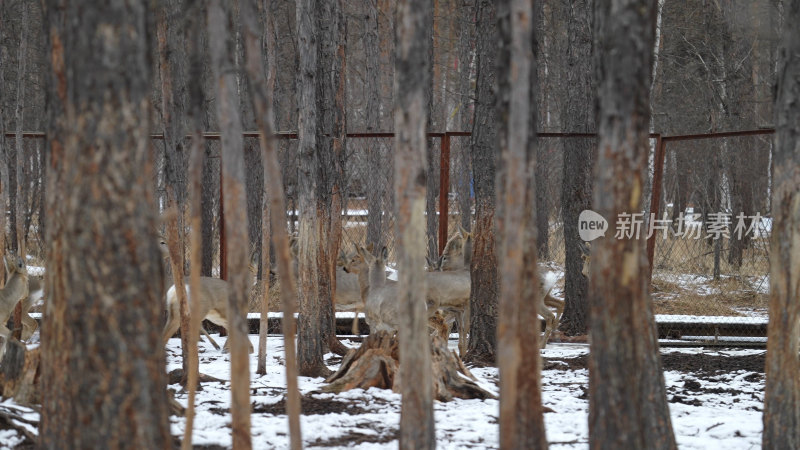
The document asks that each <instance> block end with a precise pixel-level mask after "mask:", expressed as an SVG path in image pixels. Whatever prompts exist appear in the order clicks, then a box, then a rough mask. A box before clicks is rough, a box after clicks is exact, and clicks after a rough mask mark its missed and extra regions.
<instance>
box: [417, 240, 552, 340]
mask: <svg viewBox="0 0 800 450" xmlns="http://www.w3.org/2000/svg"><path fill="white" fill-rule="evenodd" d="M471 252H472V236H471V234H470V233H468V232H467V231H466V230H464V229H463V228H461V226H459V227H458V230H457V231H456V233H455V234H454V235H453V236H452V237H451V238H450V239H449V240H448V241H447V244H446V245H445V248H444V251H443V252H442V256H441V258H440V259H439V267H440V268H441V270H449V271H453V273H466V275H467V276H466V279H467V281H469V268H470V262H471V260H470V258H471ZM435 273H437V272H432V273H431V276H432V277H435V276H437V275H433V274H435ZM442 273H446V272H442ZM537 276H538V282H539V292H540V299H541V300H540V302H539V304H538V305H537V308H536V312H537V313H538V314H539V315H540V316H542V318H544V319H545V332H544V338H543V340H542V348H544V347H545V346H546V345H547V341H548V340H549V339H550V335H551V334H552V332H553V330H555V329H556V328H558V324H559V322H560V321H561V316H562V314H563V313H564V300H561V299H559V298H555V297H553V296H552V295H550V291H551V290H552V288H553V285H554V283H546V280H545V277H544V276H543V275H542V271H541V270H539V271H538V272H537ZM429 280H430V278H429ZM428 289H429V290H430V289H431V281H429V286H428ZM451 289H452V288H451ZM461 289H462V292H461V295H464V293H466V299H464V298H459V297H456V296H455V294H456V291H455V289H453V290H452V292H453V294H454V297H453V298H451V299H447V300H446V301H445V302H444V303H440V306H439V307H440V308H441V309H443V310H445V312H446V313H447V312H449V313H450V315H451V316H452V315H454V316H455V319H456V320H457V321H462V322H464V323H466V325H465V326H463V327H462V326H461V323H459V324H458V325H459V336H458V340H459V344H458V345H459V351H462V352H463V351H465V350H466V335H467V334H468V333H469V285H467V287H466V289H464V288H463V287H462V288H461ZM462 301H463V306H462V305H461V304H460V302H462ZM550 308H555V309H556V313H555V314H553V312H552V311H551V310H550ZM448 309H449V311H448ZM459 312H460V314H459ZM462 328H463V329H464V333H463V334H462V332H461V329H462ZM462 348H463V349H464V350H462ZM462 354H463V353H462Z"/></svg>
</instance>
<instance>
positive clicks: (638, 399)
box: [589, 0, 676, 449]
mask: <svg viewBox="0 0 800 450" xmlns="http://www.w3.org/2000/svg"><path fill="white" fill-rule="evenodd" d="M655 18H656V14H655V3H654V2H651V1H644V0H626V1H620V2H617V3H614V4H610V3H607V2H597V4H596V9H595V28H594V30H595V39H596V40H595V49H596V52H597V56H596V64H597V66H596V67H597V74H598V76H599V78H598V80H597V84H598V107H597V111H598V119H599V120H598V124H599V126H598V144H599V150H598V161H597V169H596V172H595V173H596V176H597V180H596V184H595V192H594V204H595V210H596V211H597V212H598V213H599V214H601V215H602V216H603V217H606V218H607V219H608V220H609V221H613V220H614V218H616V217H618V216H619V214H621V213H624V212H629V211H630V209H631V207H638V205H640V204H641V195H642V189H643V187H644V177H645V176H646V173H645V172H646V170H647V155H648V152H649V147H650V146H649V140H648V135H649V133H648V127H649V123H650V108H649V101H648V99H649V88H650V77H651V71H652V67H653V64H652V59H653V55H652V51H653V40H654V33H655ZM610 236H611V235H610V234H609V236H607V237H606V238H605V239H599V240H597V241H595V244H594V245H593V247H592V254H593V255H594V256H593V257H592V264H591V269H590V270H591V273H590V279H591V281H590V282H591V285H592V289H590V290H589V304H590V307H591V316H590V318H591V321H590V322H591V323H590V327H589V328H590V330H591V339H590V341H591V348H590V350H591V351H590V353H589V441H590V445H591V446H592V447H593V448H652V449H675V448H676V445H675V437H674V435H673V432H672V426H671V422H670V416H669V408H668V404H667V398H666V389H665V387H664V374H663V372H662V369H661V358H660V355H659V349H658V334H657V330H656V325H655V319H654V316H653V311H652V306H651V302H650V298H649V294H648V291H647V289H648V285H649V277H648V274H649V268H648V263H647V258H646V255H645V253H646V252H645V246H644V239H643V238H639V239H614V238H611V237H610Z"/></svg>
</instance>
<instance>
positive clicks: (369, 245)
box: [367, 242, 374, 253]
mask: <svg viewBox="0 0 800 450" xmlns="http://www.w3.org/2000/svg"><path fill="white" fill-rule="evenodd" d="M373 248H374V247H373V245H372V242H370V243H369V244H367V251H368V252H370V253H372V249H373Z"/></svg>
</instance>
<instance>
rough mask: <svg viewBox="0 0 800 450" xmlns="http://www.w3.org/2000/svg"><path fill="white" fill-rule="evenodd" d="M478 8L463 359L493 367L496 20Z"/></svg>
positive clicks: (483, 4) (491, 11)
mask: <svg viewBox="0 0 800 450" xmlns="http://www.w3.org/2000/svg"><path fill="white" fill-rule="evenodd" d="M476 8H477V25H476V27H477V31H476V34H477V47H478V48H477V66H478V69H477V98H476V101H475V121H474V123H473V127H472V137H471V138H470V147H471V149H472V150H471V156H472V172H473V176H474V179H473V186H474V188H475V229H474V230H473V234H472V236H473V244H472V267H471V269H470V270H471V276H472V287H471V290H470V299H469V301H470V310H471V313H470V327H469V330H470V334H469V345H468V348H467V355H466V357H465V358H464V359H465V361H468V362H471V363H473V364H479V365H494V363H495V359H496V352H497V290H498V285H497V257H496V256H495V241H494V214H495V192H494V183H495V165H496V159H497V145H498V144H497V136H498V135H497V119H496V112H495V93H494V92H495V86H496V82H495V67H496V65H495V57H496V55H495V54H496V53H497V48H496V46H497V21H496V20H495V18H496V12H495V5H494V2H491V1H488V0H480V1H479V2H478V4H477V6H476Z"/></svg>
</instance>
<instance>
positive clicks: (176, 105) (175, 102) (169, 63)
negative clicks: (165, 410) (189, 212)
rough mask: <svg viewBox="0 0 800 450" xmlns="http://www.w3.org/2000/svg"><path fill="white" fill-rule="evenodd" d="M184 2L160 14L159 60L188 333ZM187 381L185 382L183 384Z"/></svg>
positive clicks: (176, 261) (177, 272)
mask: <svg viewBox="0 0 800 450" xmlns="http://www.w3.org/2000/svg"><path fill="white" fill-rule="evenodd" d="M182 13H183V11H182V2H181V1H180V0H169V1H167V2H164V3H163V4H161V5H160V8H159V10H158V25H157V27H158V32H157V34H158V56H159V73H160V75H161V76H160V78H161V105H162V107H161V115H162V120H163V122H162V124H161V125H162V130H163V133H164V140H163V144H164V155H165V160H166V164H165V167H164V168H165V178H166V180H165V181H166V187H167V207H168V208H173V209H174V211H175V213H176V214H175V220H176V224H175V225H176V227H175V229H176V231H177V233H176V236H175V237H176V239H177V242H175V243H170V245H169V253H170V268H171V272H172V278H173V281H174V282H175V288H176V289H177V294H178V300H179V303H180V315H181V329H182V330H189V309H188V307H187V304H186V290H185V288H184V286H185V285H184V282H183V279H184V273H183V272H184V266H185V264H184V259H185V257H184V254H185V250H184V249H185V248H186V237H185V236H186V233H185V232H184V230H185V229H186V228H185V226H184V223H183V222H184V220H183V218H184V211H185V209H186V173H187V166H186V151H185V149H184V135H185V134H186V133H185V131H184V126H183V116H184V113H185V110H186V102H185V92H186V51H185V47H184V45H183V30H182V29H180V23H181V20H180V18H181V17H182ZM188 337H189V336H188V333H181V353H182V356H183V358H182V359H183V373H184V374H188V373H189V368H188V366H187V363H188V359H189V358H188V353H187V352H188V347H189V341H188ZM184 381H185V380H184Z"/></svg>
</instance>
